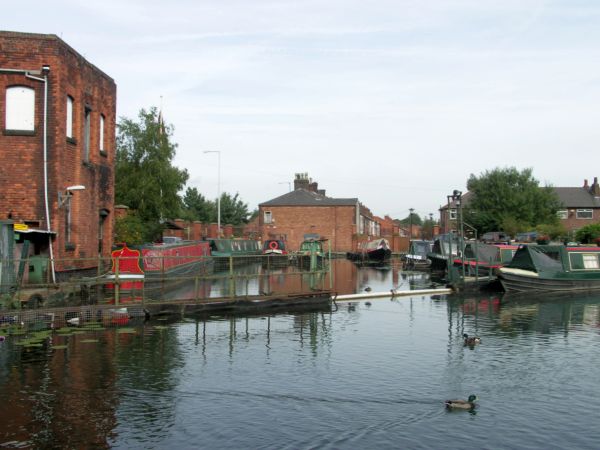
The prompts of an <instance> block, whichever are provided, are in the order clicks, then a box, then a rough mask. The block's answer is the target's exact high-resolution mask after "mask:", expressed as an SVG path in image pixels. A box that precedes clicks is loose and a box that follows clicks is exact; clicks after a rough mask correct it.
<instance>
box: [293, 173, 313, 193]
mask: <svg viewBox="0 0 600 450" xmlns="http://www.w3.org/2000/svg"><path fill="white" fill-rule="evenodd" d="M309 184H310V178H308V174H307V173H297V174H296V178H294V190H297V189H306V190H307V191H308V190H310V189H309Z"/></svg>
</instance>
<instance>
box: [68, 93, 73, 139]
mask: <svg viewBox="0 0 600 450" xmlns="http://www.w3.org/2000/svg"><path fill="white" fill-rule="evenodd" d="M67 139H73V97H70V96H67Z"/></svg>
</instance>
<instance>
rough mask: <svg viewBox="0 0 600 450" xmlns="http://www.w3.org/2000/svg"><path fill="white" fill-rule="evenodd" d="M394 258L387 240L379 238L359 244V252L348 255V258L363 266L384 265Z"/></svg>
mask: <svg viewBox="0 0 600 450" xmlns="http://www.w3.org/2000/svg"><path fill="white" fill-rule="evenodd" d="M391 257H392V249H391V248H390V243H389V242H388V240H387V239H383V238H378V239H375V240H373V241H368V242H361V243H359V244H358V251H357V252H348V253H346V258H348V259H349V260H351V261H354V262H356V263H361V264H384V263H386V262H389V260H390V258H391Z"/></svg>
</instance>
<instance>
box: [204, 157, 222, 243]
mask: <svg viewBox="0 0 600 450" xmlns="http://www.w3.org/2000/svg"><path fill="white" fill-rule="evenodd" d="M204 153H216V154H217V156H218V159H217V237H218V238H220V237H221V150H205V151H204Z"/></svg>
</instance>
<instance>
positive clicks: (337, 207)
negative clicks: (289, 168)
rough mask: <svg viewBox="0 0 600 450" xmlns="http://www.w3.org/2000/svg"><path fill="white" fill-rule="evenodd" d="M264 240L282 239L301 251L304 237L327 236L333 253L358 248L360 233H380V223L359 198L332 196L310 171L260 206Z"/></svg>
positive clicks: (293, 248)
mask: <svg viewBox="0 0 600 450" xmlns="http://www.w3.org/2000/svg"><path fill="white" fill-rule="evenodd" d="M258 208H259V219H258V220H259V223H258V228H259V230H260V236H261V238H262V240H263V241H264V240H266V239H270V238H283V239H285V240H286V241H287V245H288V248H289V249H290V250H292V251H295V250H298V249H299V248H300V244H301V243H302V241H303V240H304V239H305V238H309V237H319V238H324V239H328V240H329V242H330V244H331V250H332V251H334V252H348V251H352V250H354V249H355V247H356V242H357V238H358V237H359V236H360V235H364V236H366V237H368V236H372V237H374V236H380V225H379V223H378V222H377V221H376V220H375V218H374V217H373V215H372V214H371V212H370V211H369V209H368V208H366V207H364V206H363V205H361V203H360V202H359V201H358V199H357V198H332V197H327V196H326V195H325V191H324V190H322V189H318V184H317V183H316V182H313V181H312V180H310V179H309V178H308V175H307V174H296V178H295V179H294V190H293V191H292V192H289V193H287V194H284V195H282V196H280V197H277V198H274V199H272V200H269V201H267V202H264V203H261V204H260V205H258Z"/></svg>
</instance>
